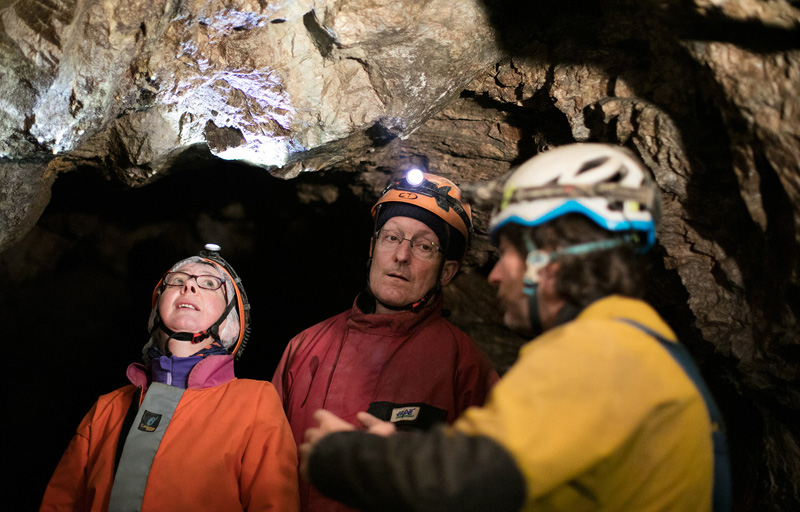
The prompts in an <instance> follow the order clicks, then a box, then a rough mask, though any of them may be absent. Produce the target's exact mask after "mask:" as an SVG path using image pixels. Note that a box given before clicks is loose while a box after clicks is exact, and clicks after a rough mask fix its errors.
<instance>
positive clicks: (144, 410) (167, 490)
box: [40, 244, 298, 512]
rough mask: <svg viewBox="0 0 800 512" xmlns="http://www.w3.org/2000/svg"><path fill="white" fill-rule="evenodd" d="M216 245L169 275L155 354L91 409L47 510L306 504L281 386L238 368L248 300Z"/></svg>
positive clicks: (154, 322) (157, 312) (151, 345)
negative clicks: (253, 377) (240, 375)
mask: <svg viewBox="0 0 800 512" xmlns="http://www.w3.org/2000/svg"><path fill="white" fill-rule="evenodd" d="M218 250H219V247H218V246H214V245H211V244H209V245H207V246H206V250H204V251H201V252H200V254H199V255H198V256H193V257H190V258H188V259H185V260H183V261H180V262H178V263H177V264H175V265H174V266H173V267H172V268H171V269H170V271H169V272H167V273H166V274H164V276H163V278H162V279H161V281H160V282H159V283H158V285H157V286H156V289H155V291H154V292H153V308H152V312H151V314H150V321H149V327H150V336H151V337H150V341H149V342H148V343H147V344H146V345H145V347H144V350H143V356H144V361H145V364H144V365H142V364H133V365H131V366H130V367H129V368H128V372H127V375H128V378H129V379H130V381H131V385H128V386H125V387H123V388H120V389H118V390H116V391H113V392H111V393H109V394H106V395H103V396H101V397H100V398H99V399H98V400H97V402H96V403H95V405H94V406H93V407H92V409H91V410H90V411H89V413H88V414H87V415H86V416H85V417H84V419H83V421H82V422H81V424H80V425H79V426H78V429H77V431H76V433H75V436H74V437H73V439H72V441H71V442H70V444H69V446H68V448H67V450H66V452H65V453H64V455H63V457H62V458H61V461H60V462H59V464H58V466H57V467H56V470H55V473H54V474H53V476H52V478H51V479H50V483H49V484H48V486H47V489H46V491H45V494H44V498H43V501H42V505H41V508H40V510H41V511H51V510H65V511H66V510H69V511H105V510H110V511H115V510H122V509H124V510H170V511H182V510H185V511H197V510H203V511H225V512H228V511H234V510H248V511H255V510H259V511H260V510H274V511H280V512H283V511H292V510H297V509H298V490H297V451H296V447H295V442H294V439H293V437H292V432H291V429H290V428H289V424H288V422H287V421H286V417H285V416H284V413H283V409H282V407H281V403H280V400H279V399H278V395H277V393H276V392H275V389H274V388H273V387H272V385H271V384H270V383H269V382H264V381H256V380H249V379H237V378H236V377H235V375H234V372H233V362H234V360H235V359H238V357H239V356H240V355H241V353H242V350H243V348H244V345H245V342H246V340H247V336H248V335H249V328H248V326H249V320H250V311H249V309H250V305H249V303H248V302H247V296H246V295H245V292H244V288H243V286H242V283H241V280H240V279H239V278H238V276H237V275H236V273H235V272H234V271H233V269H232V268H231V267H230V265H228V263H227V262H226V261H225V260H224V259H223V258H222V257H220V256H219V254H218V252H217V251H218Z"/></svg>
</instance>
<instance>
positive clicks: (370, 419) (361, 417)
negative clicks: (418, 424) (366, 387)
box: [356, 412, 397, 437]
mask: <svg viewBox="0 0 800 512" xmlns="http://www.w3.org/2000/svg"><path fill="white" fill-rule="evenodd" d="M356 417H357V418H358V421H360V422H361V424H362V425H364V427H366V429H367V433H368V434H375V435H377V436H383V437H386V436H390V435H392V434H394V433H395V432H397V428H395V426H394V423H391V422H388V421H383V420H379V419H378V418H376V417H375V416H373V415H371V414H370V413H368V412H360V413H358V414H357V415H356Z"/></svg>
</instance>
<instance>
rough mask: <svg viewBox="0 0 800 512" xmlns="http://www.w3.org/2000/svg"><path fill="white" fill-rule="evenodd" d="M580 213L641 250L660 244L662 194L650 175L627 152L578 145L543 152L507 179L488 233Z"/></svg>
mask: <svg viewBox="0 0 800 512" xmlns="http://www.w3.org/2000/svg"><path fill="white" fill-rule="evenodd" d="M570 213H578V214H581V215H584V216H586V217H588V218H590V219H591V220H592V221H594V222H595V223H596V224H598V225H599V226H600V227H602V228H603V229H606V230H608V231H611V232H614V233H619V234H627V235H628V236H629V238H630V241H631V243H634V244H635V245H636V246H637V248H638V250H639V251H640V252H644V251H647V250H648V249H650V248H651V247H652V246H653V244H654V243H655V238H656V234H655V233H656V224H657V223H658V220H659V217H660V213H661V202H660V193H659V189H658V186H657V185H656V183H655V181H654V180H653V178H652V177H651V174H650V171H649V170H648V169H647V168H646V167H644V165H643V164H642V163H641V162H639V160H638V159H636V157H635V156H634V155H633V153H631V152H630V151H629V150H628V149H626V148H624V147H621V146H615V145H610V144H599V143H577V144H570V145H566V146H561V147H558V148H555V149H552V150H550V151H547V152H545V153H541V154H539V155H536V156H535V157H533V158H531V159H530V160H528V161H526V162H525V163H523V164H522V165H520V166H519V167H518V168H517V169H516V170H515V171H514V172H513V174H512V175H511V176H510V177H509V179H508V181H506V183H505V186H504V189H503V199H502V202H501V205H500V208H499V210H498V211H497V212H496V213H495V214H494V215H493V216H492V219H491V222H490V224H489V234H490V237H491V238H492V241H493V242H494V243H497V235H498V233H499V231H500V230H501V229H502V228H503V226H505V225H507V224H521V225H524V226H537V225H539V224H543V223H545V222H548V221H551V220H553V219H555V218H557V217H560V216H562V215H566V214H570Z"/></svg>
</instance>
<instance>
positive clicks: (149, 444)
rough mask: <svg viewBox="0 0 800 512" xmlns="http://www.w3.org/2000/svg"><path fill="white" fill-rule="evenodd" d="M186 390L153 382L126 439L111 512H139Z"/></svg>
mask: <svg viewBox="0 0 800 512" xmlns="http://www.w3.org/2000/svg"><path fill="white" fill-rule="evenodd" d="M184 391H185V389H183V388H177V387H174V386H167V385H166V384H161V383H160V382H153V383H152V384H151V385H150V389H148V391H147V394H146V395H145V397H144V401H143V402H142V406H141V407H139V411H138V412H137V414H136V418H135V420H134V422H133V426H132V427H131V429H130V431H129V432H128V435H127V438H126V439H125V447H124V448H123V450H122V456H121V457H120V461H119V467H118V468H117V473H116V475H115V476H114V485H113V486H112V488H111V498H110V502H109V505H108V510H109V512H129V511H139V510H141V508H142V500H143V499H144V489H145V486H146V485H147V477H148V476H149V474H150V467H151V466H152V464H153V459H154V458H155V456H156V452H157V451H158V446H159V444H161V439H162V438H163V437H164V432H165V431H166V430H167V427H168V426H169V422H170V420H171V419H172V415H173V414H174V413H175V409H176V408H177V406H178V402H180V399H181V396H183V392H184Z"/></svg>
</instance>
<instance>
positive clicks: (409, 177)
mask: <svg viewBox="0 0 800 512" xmlns="http://www.w3.org/2000/svg"><path fill="white" fill-rule="evenodd" d="M424 179H425V177H424V176H423V175H422V171H420V170H419V169H417V168H416V167H415V168H413V169H410V170H409V171H408V172H407V173H406V181H407V182H408V184H409V185H413V186H417V185H419V184H421V183H422V181H423V180H424Z"/></svg>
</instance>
